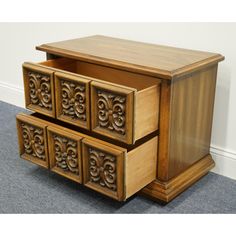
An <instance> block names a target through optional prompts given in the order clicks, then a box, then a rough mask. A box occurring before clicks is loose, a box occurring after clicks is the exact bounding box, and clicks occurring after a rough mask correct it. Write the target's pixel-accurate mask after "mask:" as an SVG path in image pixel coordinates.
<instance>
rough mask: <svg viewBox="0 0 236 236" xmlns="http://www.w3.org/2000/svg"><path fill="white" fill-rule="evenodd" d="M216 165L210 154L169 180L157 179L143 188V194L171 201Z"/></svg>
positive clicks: (163, 200) (159, 199) (166, 201)
mask: <svg viewBox="0 0 236 236" xmlns="http://www.w3.org/2000/svg"><path fill="white" fill-rule="evenodd" d="M214 166H215V162H214V161H213V159H212V157H211V155H210V154H208V155H206V156H205V157H203V158H202V159H201V160H199V161H198V162H196V163H195V164H193V165H192V166H191V167H189V168H188V169H187V170H186V171H184V172H182V173H181V174H179V175H178V176H176V177H174V178H172V179H171V180H169V181H167V182H162V181H159V180H155V181H153V182H152V183H150V184H149V185H147V186H146V187H145V188H143V189H142V190H141V192H140V193H141V195H144V196H146V197H149V198H151V199H153V200H157V201H162V202H165V203H168V202H170V201H171V200H172V199H173V198H175V197H176V196H178V195H179V194H180V193H182V192H183V191H184V190H185V189H187V188H188V187H190V186H191V185H192V184H193V183H195V182H196V181H198V180H199V179H200V178H201V177H203V176H204V175H206V174H207V173H208V172H209V170H210V169H212V168H213V167H214Z"/></svg>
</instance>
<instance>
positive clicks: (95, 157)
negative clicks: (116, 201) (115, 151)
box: [88, 147, 117, 191]
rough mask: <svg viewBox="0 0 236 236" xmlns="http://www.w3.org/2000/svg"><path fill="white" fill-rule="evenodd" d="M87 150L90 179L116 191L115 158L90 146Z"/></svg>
mask: <svg viewBox="0 0 236 236" xmlns="http://www.w3.org/2000/svg"><path fill="white" fill-rule="evenodd" d="M88 152H89V176H90V181H92V182H95V183H98V184H99V185H100V186H102V187H106V188H108V189H110V190H113V191H116V189H117V184H116V178H117V176H116V158H115V157H114V156H112V155H110V154H107V153H103V152H102V151H100V150H97V149H94V148H91V147H89V148H88Z"/></svg>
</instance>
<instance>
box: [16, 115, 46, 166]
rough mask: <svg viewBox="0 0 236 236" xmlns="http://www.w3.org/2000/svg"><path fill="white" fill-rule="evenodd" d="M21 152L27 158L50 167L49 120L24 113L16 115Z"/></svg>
mask: <svg viewBox="0 0 236 236" xmlns="http://www.w3.org/2000/svg"><path fill="white" fill-rule="evenodd" d="M16 126H17V132H18V143H19V153H20V155H21V157H22V158H23V159H25V160H28V161H30V162H33V163H35V164H37V165H39V166H42V167H45V168H49V159H48V145H47V132H46V127H47V122H46V121H43V120H40V119H38V118H35V117H30V116H29V115H25V114H23V113H19V114H17V116H16Z"/></svg>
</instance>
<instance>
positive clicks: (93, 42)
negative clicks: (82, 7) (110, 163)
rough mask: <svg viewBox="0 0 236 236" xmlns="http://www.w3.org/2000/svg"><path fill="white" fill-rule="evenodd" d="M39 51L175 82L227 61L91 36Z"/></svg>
mask: <svg viewBox="0 0 236 236" xmlns="http://www.w3.org/2000/svg"><path fill="white" fill-rule="evenodd" d="M36 48H37V49H38V50H42V51H45V52H47V53H50V54H54V55H59V56H63V57H67V58H74V59H77V60H82V61H87V62H92V63H96V64H101V65H106V66H112V67H115V68H122V69H123V70H124V69H125V70H128V71H133V72H138V73H141V74H149V75H154V76H157V77H159V78H165V79H172V78H174V77H178V76H179V75H184V74H185V73H190V72H191V71H194V70H195V69H196V68H199V67H200V66H205V65H207V64H209V63H213V64H215V63H217V62H219V61H221V60H223V59H224V57H222V56H221V55H220V54H216V53H209V52H201V51H194V50H187V49H182V48H174V47H168V46H161V45H154V44H147V43H141V42H135V41H130V40H124V39H117V38H112V37H105V36H100V35H96V36H91V37H85V38H80V39H73V40H67V41H62V42H56V43H49V44H43V45H41V46H38V47H36Z"/></svg>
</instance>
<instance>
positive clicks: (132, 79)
mask: <svg viewBox="0 0 236 236" xmlns="http://www.w3.org/2000/svg"><path fill="white" fill-rule="evenodd" d="M39 64H40V65H44V66H47V67H52V68H55V69H59V70H64V71H68V72H72V73H76V74H80V75H84V76H89V77H93V78H96V79H99V80H103V81H106V82H111V83H115V84H119V85H123V86H127V87H132V88H135V89H136V90H137V91H140V90H144V89H146V88H148V87H152V86H154V85H157V84H159V83H160V80H159V79H157V78H154V77H150V76H146V75H141V74H136V73H132V72H128V71H124V70H119V69H115V68H111V67H107V66H102V65H97V64H92V63H88V62H84V61H78V60H73V59H68V58H58V59H52V60H47V61H44V62H40V63H39Z"/></svg>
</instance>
